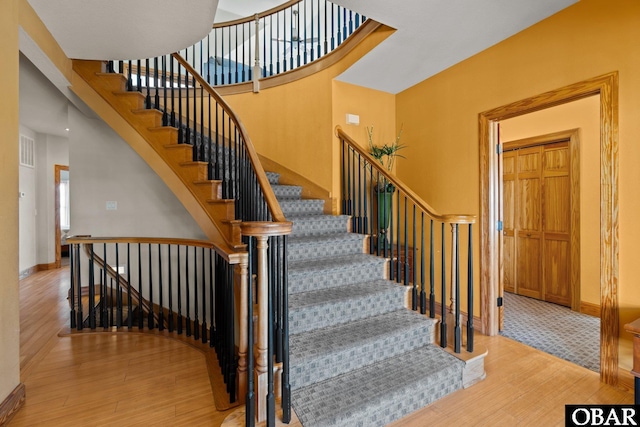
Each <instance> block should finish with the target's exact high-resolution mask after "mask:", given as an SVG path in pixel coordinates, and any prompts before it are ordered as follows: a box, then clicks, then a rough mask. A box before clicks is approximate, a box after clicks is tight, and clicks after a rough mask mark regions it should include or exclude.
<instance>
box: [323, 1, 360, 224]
mask: <svg viewBox="0 0 640 427" xmlns="http://www.w3.org/2000/svg"><path fill="white" fill-rule="evenodd" d="M312 4H313V3H312ZM361 164H362V157H361V156H360V153H358V187H357V188H358V193H357V197H358V214H357V215H356V216H355V220H356V223H357V227H356V228H354V231H355V232H356V233H361V234H362V168H361V167H360V165H361Z"/></svg>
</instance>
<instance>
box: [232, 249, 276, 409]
mask: <svg viewBox="0 0 640 427" xmlns="http://www.w3.org/2000/svg"><path fill="white" fill-rule="evenodd" d="M225 268H226V273H227V280H226V281H227V283H228V284H229V285H228V286H229V293H228V304H229V305H228V310H229V312H228V313H229V317H228V318H227V319H228V325H229V326H228V331H229V335H228V337H227V363H228V378H229V381H228V382H227V391H228V392H229V400H230V402H232V403H233V402H235V401H236V371H237V363H236V346H235V329H234V321H233V319H235V310H234V307H235V301H234V298H235V292H234V289H233V288H234V283H233V268H231V266H230V265H229V264H228V263H227V262H226V261H225ZM269 354H270V353H269ZM269 360H270V361H271V364H272V366H271V368H272V369H271V373H272V375H273V358H272V357H270V358H269Z"/></svg>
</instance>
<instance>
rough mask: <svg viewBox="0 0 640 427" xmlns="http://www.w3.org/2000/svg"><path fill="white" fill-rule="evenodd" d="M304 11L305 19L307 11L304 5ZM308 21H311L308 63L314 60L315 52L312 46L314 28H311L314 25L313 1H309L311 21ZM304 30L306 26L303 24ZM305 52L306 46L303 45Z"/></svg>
mask: <svg viewBox="0 0 640 427" xmlns="http://www.w3.org/2000/svg"><path fill="white" fill-rule="evenodd" d="M304 10H305V18H306V10H307V7H306V5H305V8H304ZM310 21H311V52H310V55H309V61H313V60H314V59H315V51H314V46H313V38H314V37H313V35H314V28H313V24H314V22H313V0H311V19H310ZM304 28H305V31H306V29H307V25H306V24H305V26H304ZM306 42H307V38H306V37H305V43H306ZM305 51H306V44H305ZM318 56H319V55H318Z"/></svg>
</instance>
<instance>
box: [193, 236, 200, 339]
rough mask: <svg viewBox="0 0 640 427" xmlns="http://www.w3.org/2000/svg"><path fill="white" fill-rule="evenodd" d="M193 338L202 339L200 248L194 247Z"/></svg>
mask: <svg viewBox="0 0 640 427" xmlns="http://www.w3.org/2000/svg"><path fill="white" fill-rule="evenodd" d="M193 310H194V319H193V339H194V340H196V341H197V340H199V339H200V319H199V318H198V248H196V247H195V246H194V247H193Z"/></svg>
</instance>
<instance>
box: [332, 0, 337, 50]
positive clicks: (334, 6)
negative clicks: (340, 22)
mask: <svg viewBox="0 0 640 427" xmlns="http://www.w3.org/2000/svg"><path fill="white" fill-rule="evenodd" d="M335 10H336V5H335V4H333V3H331V50H333V49H335V48H336V29H335V22H336V17H335Z"/></svg>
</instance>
